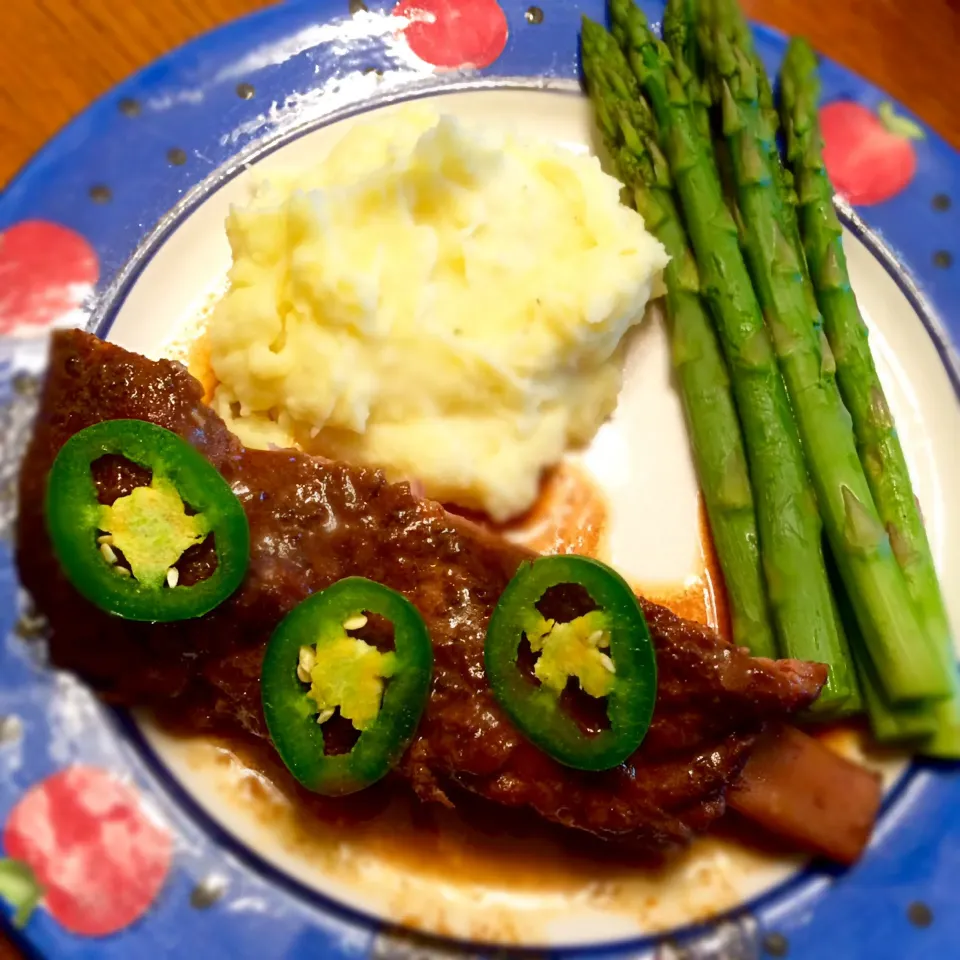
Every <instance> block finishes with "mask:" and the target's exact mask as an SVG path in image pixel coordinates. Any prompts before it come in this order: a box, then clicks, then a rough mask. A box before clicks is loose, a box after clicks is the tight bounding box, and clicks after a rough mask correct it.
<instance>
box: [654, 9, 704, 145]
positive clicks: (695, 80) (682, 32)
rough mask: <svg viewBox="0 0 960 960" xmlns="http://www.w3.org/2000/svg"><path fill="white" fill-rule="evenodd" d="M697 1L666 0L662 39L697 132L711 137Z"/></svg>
mask: <svg viewBox="0 0 960 960" xmlns="http://www.w3.org/2000/svg"><path fill="white" fill-rule="evenodd" d="M698 8H699V0H667V7H666V10H664V13H663V40H664V43H665V44H666V46H667V49H668V50H669V51H670V53H671V54H672V55H673V64H674V70H675V71H676V74H677V79H678V80H679V81H680V83H681V84H682V85H683V87H684V89H685V90H686V92H687V98H688V99H689V101H690V104H691V106H692V107H693V111H694V116H695V118H696V121H697V125H698V127H699V129H700V133H701V134H702V135H703V136H704V137H707V138H708V139H709V137H710V94H709V91H708V90H707V88H706V87H705V86H704V74H703V61H702V58H701V56H700V43H699V41H698V40H697V23H698V19H697V17H698Z"/></svg>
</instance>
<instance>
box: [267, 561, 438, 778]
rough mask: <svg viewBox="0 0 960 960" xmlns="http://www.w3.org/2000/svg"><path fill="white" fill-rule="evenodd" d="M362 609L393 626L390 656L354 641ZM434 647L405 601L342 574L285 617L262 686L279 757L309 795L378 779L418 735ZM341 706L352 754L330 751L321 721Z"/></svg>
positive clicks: (363, 613) (275, 636) (272, 641)
mask: <svg viewBox="0 0 960 960" xmlns="http://www.w3.org/2000/svg"><path fill="white" fill-rule="evenodd" d="M368 613H375V614H379V615H380V616H382V617H385V618H386V619H387V620H389V621H390V623H392V624H393V646H394V649H393V650H392V651H386V652H384V651H380V650H378V649H377V648H376V647H375V646H373V645H371V644H369V643H367V642H365V641H364V640H361V639H360V638H358V637H356V636H352V635H351V633H350V631H352V630H354V629H362V627H363V626H364V623H365V618H366V615H367V614H368ZM432 669H433V647H432V646H431V643H430V635H429V634H428V633H427V628H426V625H425V624H424V622H423V618H422V617H421V616H420V614H419V613H418V612H417V608H416V607H414V605H413V604H412V603H410V601H409V600H407V599H406V597H404V596H402V595H401V594H399V593H397V592H396V591H395V590H391V589H390V588H389V587H385V586H383V585H382V584H379V583H375V582H374V581H373V580H367V579H365V578H364V577H347V578H346V579H344V580H339V581H337V582H336V583H335V584H333V585H332V586H330V587H328V588H327V589H326V590H323V591H322V592H320V593H315V594H313V596H311V597H308V598H307V599H306V600H304V601H303V602H302V603H300V604H299V605H298V606H296V607H294V609H293V610H291V611H290V613H288V614H287V616H286V617H285V618H284V619H283V620H282V621H281V623H280V625H279V626H278V627H277V628H276V630H275V631H274V633H273V636H272V637H271V638H270V643H269V645H268V646H267V651H266V653H265V655H264V659H263V670H262V673H261V680H260V690H261V695H262V698H263V713H264V716H265V718H266V721H267V729H268V730H269V731H270V737H271V739H272V740H273V743H274V746H275V747H276V748H277V752H278V753H279V754H280V758H281V759H282V760H283V762H284V763H285V764H286V766H287V768H288V769H289V770H290V772H291V773H292V774H293V775H294V777H296V779H297V780H298V781H299V782H300V783H302V784H303V786H305V787H306V788H307V789H308V790H312V791H314V792H315V793H321V794H324V795H326V796H343V795H345V794H348V793H355V792H356V791H357V790H362V789H364V787H368V786H370V785H371V784H373V783H375V782H376V781H377V780H380V779H381V778H382V777H384V776H385V775H386V774H387V773H388V772H389V771H390V770H391V768H393V767H394V766H396V764H397V763H398V762H399V760H400V758H401V757H402V756H403V752H404V751H405V750H406V749H407V747H408V746H409V744H410V741H411V740H412V739H413V736H414V734H415V733H416V729H417V724H418V723H419V722H420V717H421V715H422V713H423V709H424V707H425V706H426V703H427V697H428V696H429V693H430V678H431V673H432ZM337 709H339V711H340V715H341V716H342V717H344V718H345V719H347V720H350V722H351V723H352V724H353V726H354V728H355V729H356V730H358V731H359V732H360V736H359V738H358V739H357V741H356V743H355V744H354V745H353V748H352V749H351V750H350V751H349V752H348V753H341V754H330V753H328V752H327V750H326V743H325V738H324V729H323V728H324V724H325V723H326V722H327V721H328V720H329V719H330V718H331V717H332V716H333V714H334V711H335V710H337Z"/></svg>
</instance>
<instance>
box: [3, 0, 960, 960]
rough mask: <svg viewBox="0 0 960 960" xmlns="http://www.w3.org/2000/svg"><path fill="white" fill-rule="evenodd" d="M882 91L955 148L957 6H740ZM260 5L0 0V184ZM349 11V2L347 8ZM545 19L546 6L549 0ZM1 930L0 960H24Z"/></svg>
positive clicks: (958, 122)
mask: <svg viewBox="0 0 960 960" xmlns="http://www.w3.org/2000/svg"><path fill="white" fill-rule="evenodd" d="M743 4H744V7H745V9H746V10H747V12H748V14H749V15H750V16H751V17H753V18H754V19H756V20H760V21H763V22H765V23H769V24H771V25H772V26H775V27H778V28H780V29H781V30H785V31H787V32H790V33H801V34H803V35H804V36H806V37H808V38H809V39H810V41H811V42H812V43H813V44H814V45H815V46H816V47H817V48H818V49H819V50H821V51H823V52H824V53H825V54H826V55H827V56H829V57H832V58H833V59H835V60H838V61H839V62H841V63H843V64H845V65H846V66H848V67H850V68H852V69H853V70H855V71H856V72H857V73H860V74H862V75H863V76H864V77H866V78H868V79H869V80H872V81H873V82H874V83H876V84H878V85H879V86H881V87H883V88H884V89H886V90H887V91H888V92H889V93H890V94H891V95H892V96H894V97H895V98H896V99H898V100H900V101H902V102H903V103H904V104H906V105H907V106H908V107H909V108H910V109H912V110H913V111H914V112H915V113H917V114H918V115H919V116H920V117H922V118H923V119H924V120H926V121H927V122H928V123H929V124H930V125H931V126H933V127H934V128H935V129H936V130H938V131H939V132H940V133H941V134H942V135H943V136H944V137H946V139H947V140H948V141H950V143H952V144H953V146H954V147H957V148H958V149H960V109H958V106H957V105H958V104H960V70H957V69H956V66H955V57H956V51H957V50H958V48H960V0H913V2H908V0H743ZM264 6H267V3H266V2H265V0H150V2H148V3H138V2H133V3H131V2H130V0H80V2H78V0H0V184H4V183H6V182H7V181H8V180H9V179H10V177H12V176H13V175H14V173H16V171H17V170H18V169H19V168H20V167H21V166H22V165H23V164H24V163H25V162H26V161H27V160H28V159H29V158H30V156H31V155H32V154H33V153H34V152H35V151H36V150H37V149H38V148H39V147H40V146H41V145H42V144H43V142H44V141H45V140H47V139H48V138H49V137H50V136H51V135H53V134H54V133H55V132H56V131H57V130H58V129H59V128H60V127H61V126H63V124H64V123H66V122H67V121H68V120H69V119H70V118H71V117H72V116H73V115H74V114H75V113H77V112H79V111H80V110H82V109H83V108H84V107H85V106H86V105H87V104H88V103H89V102H90V101H91V100H93V99H94V98H95V97H97V96H99V95H100V94H101V93H103V92H104V91H106V90H108V89H109V88H110V87H111V86H112V85H113V84H115V83H117V82H118V81H120V80H122V79H123V78H124V77H126V76H127V75H128V74H130V73H132V72H133V71H135V70H138V69H140V68H141V67H142V66H144V65H145V64H147V63H149V62H150V61H151V60H153V59H155V58H156V57H158V56H160V55H161V54H162V53H165V52H166V51H168V50H170V49H171V48H173V47H175V46H177V45H178V44H181V43H184V42H185V41H187V40H189V39H190V38H192V37H195V36H197V34H199V33H202V32H203V31H205V30H209V29H211V28H212V27H215V26H217V25H218V24H221V23H224V22H225V21H227V20H230V19H232V18H234V17H238V16H241V15H243V14H245V13H251V12H253V11H254V10H257V9H260V8H262V7H264ZM344 7H346V0H344ZM543 7H544V12H545V14H546V15H547V16H549V10H550V0H544V3H543ZM17 956H18V954H17V953H16V952H15V948H13V946H12V945H11V944H10V943H9V942H6V941H5V939H4V935H3V932H2V931H0V960H7V958H14V957H17Z"/></svg>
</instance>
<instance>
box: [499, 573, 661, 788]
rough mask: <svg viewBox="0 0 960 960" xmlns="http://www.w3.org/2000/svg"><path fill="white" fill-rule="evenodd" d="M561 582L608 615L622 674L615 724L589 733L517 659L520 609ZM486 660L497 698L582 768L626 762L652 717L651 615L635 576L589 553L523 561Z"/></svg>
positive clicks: (611, 708)
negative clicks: (574, 587) (640, 599)
mask: <svg viewBox="0 0 960 960" xmlns="http://www.w3.org/2000/svg"><path fill="white" fill-rule="evenodd" d="M563 583H573V584H579V585H580V586H582V587H584V588H585V589H586V591H587V592H588V593H589V594H590V596H591V598H592V599H593V601H594V603H596V604H597V606H598V607H600V609H602V610H603V612H604V613H605V614H606V615H607V617H608V618H609V630H610V656H611V657H612V659H613V661H614V663H615V664H616V679H615V682H614V687H613V690H612V691H611V693H610V694H609V697H608V698H607V716H608V718H609V720H610V727H609V728H608V729H606V730H603V731H601V732H600V733H597V734H587V733H584V731H583V730H581V728H580V727H579V726H578V725H577V723H576V722H575V721H574V720H573V719H572V718H571V717H570V716H569V715H567V713H566V712H565V711H564V710H563V708H562V707H561V706H560V703H559V699H558V697H557V696H556V695H555V694H554V693H552V692H551V691H549V690H547V689H545V688H544V687H538V686H536V685H534V684H533V683H531V682H530V681H529V680H528V679H526V678H525V677H524V676H523V675H522V674H521V672H520V670H519V669H518V667H517V656H518V650H519V647H520V642H521V639H522V637H523V628H522V626H521V623H522V618H521V617H520V616H518V614H519V612H520V611H521V610H523V609H525V608H529V607H533V606H535V605H536V603H537V601H539V599H540V598H541V597H542V596H543V594H544V593H545V592H546V590H548V589H549V588H550V587H553V586H557V585H559V584H563ZM484 668H485V670H486V673H487V678H488V679H489V681H490V686H491V687H492V689H493V693H494V696H495V697H496V699H497V702H498V703H499V704H500V706H501V707H502V708H503V709H504V711H505V712H506V713H507V715H508V716H509V717H510V719H511V720H512V721H513V723H514V724H515V725H516V726H517V727H518V728H519V730H520V731H521V732H522V733H523V734H524V735H525V736H526V737H527V739H529V740H530V741H531V742H532V743H533V744H535V745H536V746H537V747H539V748H540V749H541V750H543V751H544V753H547V754H549V755H550V756H551V757H553V759H554V760H557V761H558V762H559V763H562V764H564V765H565V766H568V767H573V768H575V769H577V770H609V769H612V768H613V767H616V766H618V765H619V764H621V763H623V762H624V761H625V760H626V759H627V758H628V757H629V756H630V755H631V754H632V753H633V752H634V751H635V750H636V749H637V747H639V746H640V744H641V743H642V742H643V738H644V736H645V735H646V732H647V730H648V728H649V726H650V721H651V719H652V717H653V708H654V703H655V701H656V694H657V662H656V656H655V654H654V649H653V643H652V642H651V639H650V631H649V629H648V627H647V621H646V619H645V617H644V616H643V611H642V610H641V609H640V604H639V603H638V601H637V598H636V596H635V595H634V593H633V591H632V590H631V589H630V586H629V584H628V583H627V582H626V581H625V580H624V579H623V578H622V577H621V576H620V575H619V574H618V573H617V572H616V571H615V570H612V569H610V567H608V566H606V565H605V564H603V563H600V562H599V561H598V560H593V559H590V558H589V557H579V556H569V555H567V556H551V557H540V558H538V559H536V560H534V561H532V562H530V561H527V562H525V563H523V564H521V566H520V569H519V570H518V571H517V573H516V575H515V576H514V578H513V579H512V580H511V581H510V583H509V584H508V585H507V588H506V590H504V592H503V594H502V596H501V597H500V602H499V603H498V604H497V606H496V608H495V610H494V611H493V615H492V616H491V618H490V623H489V626H488V627H487V638H486V643H485V644H484Z"/></svg>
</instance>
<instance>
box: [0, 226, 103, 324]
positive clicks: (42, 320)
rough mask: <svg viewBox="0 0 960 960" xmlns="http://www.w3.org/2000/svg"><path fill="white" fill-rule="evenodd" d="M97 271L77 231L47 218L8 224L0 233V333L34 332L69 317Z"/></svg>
mask: <svg viewBox="0 0 960 960" xmlns="http://www.w3.org/2000/svg"><path fill="white" fill-rule="evenodd" d="M99 273H100V267H99V264H98V263H97V255H96V254H95V253H94V251H93V248H92V247H91V246H90V244H89V243H87V241H86V240H85V239H84V238H83V237H82V236H80V234H79V233H77V232H76V231H74V230H71V229H69V228H68V227H64V226H60V225H59V224H56V223H50V222H48V221H46V220H24V221H22V222H21V223H16V224H14V225H13V226H12V227H8V228H7V229H6V230H5V231H3V233H0V334H2V335H7V334H17V335H30V334H32V333H38V332H41V331H42V330H45V329H46V328H47V327H49V326H50V325H51V324H53V323H55V322H56V321H58V320H64V319H66V318H69V317H70V316H71V315H72V314H73V312H74V311H75V310H76V309H77V308H78V307H80V306H81V304H82V303H83V301H84V300H85V299H86V298H87V297H88V296H89V295H90V293H91V292H92V290H93V285H94V284H95V283H96V282H97V278H98V276H99Z"/></svg>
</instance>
